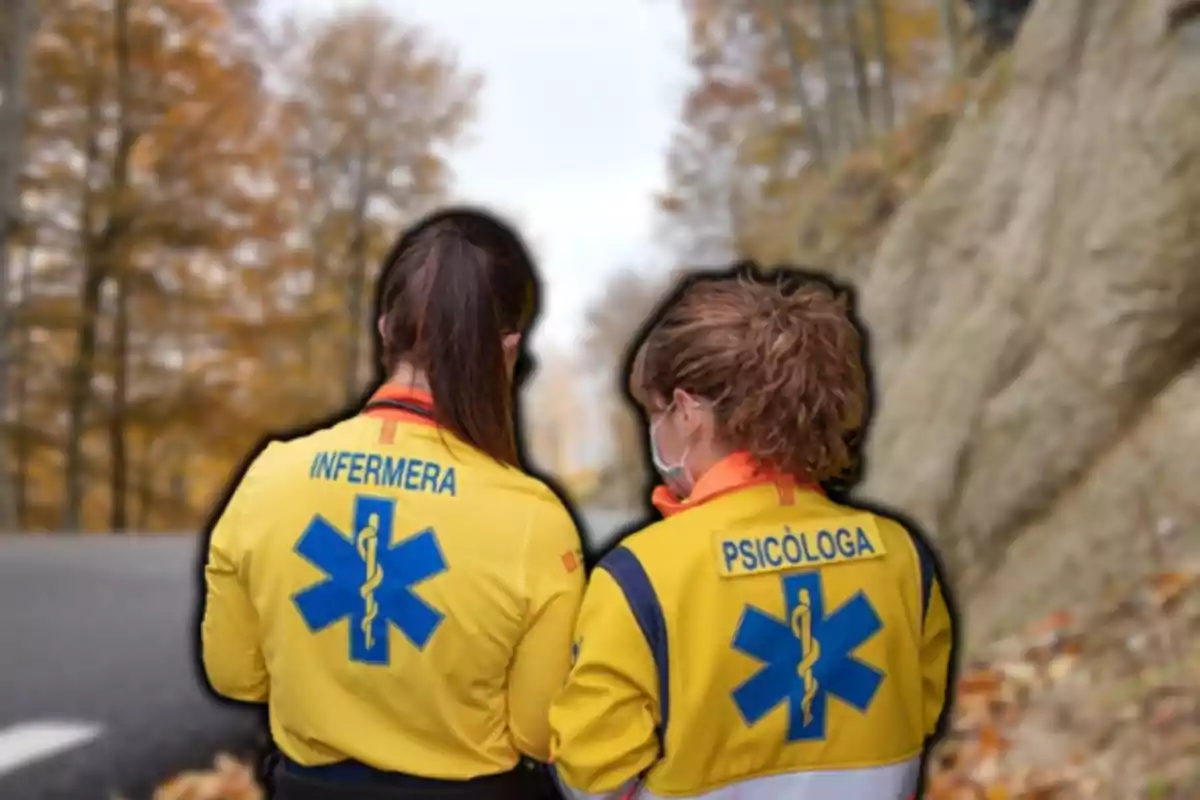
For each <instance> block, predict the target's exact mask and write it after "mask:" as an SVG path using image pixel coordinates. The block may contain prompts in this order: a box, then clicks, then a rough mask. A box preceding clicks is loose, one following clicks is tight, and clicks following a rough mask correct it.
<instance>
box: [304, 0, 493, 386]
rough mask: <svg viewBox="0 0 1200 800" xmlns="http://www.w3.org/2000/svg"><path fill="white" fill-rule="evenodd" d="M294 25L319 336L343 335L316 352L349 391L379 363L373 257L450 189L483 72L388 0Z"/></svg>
mask: <svg viewBox="0 0 1200 800" xmlns="http://www.w3.org/2000/svg"><path fill="white" fill-rule="evenodd" d="M285 36H286V37H287V39H288V40H289V43H290V44H289V45H288V46H285V47H282V48H281V51H282V55H281V59H280V60H281V63H282V64H283V65H284V67H285V68H284V69H283V70H282V72H283V80H284V81H285V87H284V90H283V91H284V92H285V94H286V97H287V104H288V114H289V120H290V121H289V128H290V131H291V134H292V136H291V139H290V141H289V156H290V158H291V159H292V162H293V168H294V170H295V171H296V173H297V174H298V176H299V189H300V206H301V207H300V208H299V209H298V210H299V212H300V214H301V217H302V223H301V227H300V232H301V234H302V236H303V237H304V241H305V242H306V244H307V247H308V249H309V251H310V253H311V259H312V264H311V272H310V275H311V282H310V288H311V292H312V298H313V299H312V303H313V308H312V309H311V310H312V311H313V312H314V313H316V314H317V315H318V316H319V318H320V319H321V320H322V321H323V322H322V324H321V325H320V326H319V327H318V328H317V329H316V330H314V331H312V333H311V339H310V341H311V342H313V345H311V346H310V347H312V348H315V347H316V346H317V342H318V341H321V340H325V341H328V342H333V343H334V344H335V345H336V349H332V350H330V349H326V350H323V351H321V352H317V351H316V350H315V349H312V350H310V351H309V352H308V353H307V356H306V359H307V361H308V363H309V365H310V367H311V368H313V369H316V370H320V371H321V373H322V376H323V377H324V378H325V379H326V380H324V381H322V383H324V384H325V385H326V386H328V385H330V383H329V382H328V380H327V378H328V368H327V367H324V368H323V367H321V366H320V365H321V364H333V363H339V364H341V365H342V375H341V386H340V391H336V394H335V395H334V396H333V397H332V398H331V399H333V400H334V401H335V402H336V401H345V402H349V401H352V400H354V399H355V398H356V397H357V396H358V394H359V393H360V392H361V391H362V389H363V379H364V374H365V370H366V366H367V364H366V358H365V356H366V354H367V353H366V350H367V348H366V347H365V343H366V342H367V341H368V338H367V337H368V335H369V333H370V331H371V330H372V328H373V325H372V324H371V323H370V322H369V321H368V320H367V310H368V308H367V307H368V302H369V300H370V298H369V297H368V287H369V286H370V284H371V278H372V276H373V269H372V268H373V266H374V265H375V264H376V263H377V262H378V261H379V259H380V257H381V256H382V255H383V253H384V251H385V250H386V248H387V247H388V246H389V245H390V243H391V240H392V239H393V238H394V237H395V235H396V233H397V232H398V231H399V230H400V229H401V228H402V227H403V225H404V224H406V223H407V222H409V221H411V220H412V219H414V218H415V217H417V216H419V215H420V214H422V213H424V212H426V211H428V210H430V209H431V208H432V207H433V206H434V205H436V204H437V203H438V202H440V201H441V200H443V199H445V196H446V192H447V190H448V187H449V180H450V178H451V172H450V168H449V165H448V163H447V161H446V156H445V154H446V152H447V151H448V149H449V148H450V147H451V146H453V145H454V144H456V143H457V142H458V141H459V140H460V138H461V136H462V135H463V134H464V132H465V131H466V126H467V124H468V123H469V122H470V121H471V119H472V117H473V115H474V112H475V103H476V97H477V93H478V91H479V88H480V85H481V79H480V77H479V76H478V75H476V74H474V73H472V72H470V71H468V70H465V69H464V68H463V67H461V66H460V65H459V63H458V60H457V58H456V56H455V54H454V53H453V52H452V51H450V50H449V49H448V48H446V47H445V46H444V45H442V44H440V43H439V42H438V41H437V40H436V39H435V38H434V37H433V36H432V35H431V34H430V33H429V32H428V31H426V30H424V29H422V28H419V27H416V26H413V25H409V24H405V23H403V22H401V21H399V20H397V19H395V18H394V17H393V16H392V15H391V14H389V13H388V12H387V11H386V10H385V9H384V7H382V6H368V7H365V8H362V9H359V10H356V11H355V12H353V13H351V14H348V15H346V16H342V17H338V18H335V19H333V20H331V21H307V22H305V21H299V20H295V19H293V20H290V21H289V22H288V23H287V24H286V26H285ZM314 377H316V374H315V373H314ZM321 391H323V392H324V391H326V390H325V389H322V390H321Z"/></svg>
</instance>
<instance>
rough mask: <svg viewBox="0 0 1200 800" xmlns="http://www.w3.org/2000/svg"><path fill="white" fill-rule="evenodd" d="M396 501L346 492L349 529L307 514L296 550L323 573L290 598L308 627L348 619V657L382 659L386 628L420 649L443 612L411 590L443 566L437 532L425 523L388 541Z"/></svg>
mask: <svg viewBox="0 0 1200 800" xmlns="http://www.w3.org/2000/svg"><path fill="white" fill-rule="evenodd" d="M395 510H396V500H395V499H394V498H386V497H372V496H369V495H358V496H356V497H355V498H354V512H353V528H352V531H353V533H352V534H350V535H347V534H345V533H343V532H342V531H341V530H340V529H339V528H338V527H337V526H335V525H334V524H333V523H331V522H329V520H327V519H325V518H324V517H322V516H321V515H320V514H317V515H315V516H313V518H312V521H310V522H309V523H308V527H307V528H305V530H304V533H303V535H302V536H301V537H300V540H299V541H298V542H297V543H296V552H297V553H298V554H299V555H300V556H301V557H302V558H304V560H306V561H308V562H309V563H310V564H312V565H313V566H314V567H316V568H317V569H319V570H321V571H322V572H324V573H325V575H326V577H325V578H324V579H323V580H321V581H319V582H317V583H315V584H313V585H311V586H309V587H308V588H306V589H303V590H301V591H300V592H298V593H296V595H295V596H294V597H293V598H292V600H293V602H295V604H296V608H297V609H298V610H299V612H300V616H301V617H303V618H304V622H305V624H306V625H307V626H308V628H309V630H311V631H312V632H313V633H317V632H319V631H322V630H324V629H325V628H328V627H329V626H330V625H333V624H334V623H336V622H338V621H340V620H342V619H345V618H349V622H350V626H349V634H350V660H351V661H356V662H359V663H362V664H388V663H390V662H391V649H390V647H389V645H388V626H389V624H391V625H395V626H396V627H397V628H399V629H400V632H401V633H403V634H404V635H405V637H407V638H408V640H409V641H410V642H412V644H413V646H414V647H416V648H417V649H418V650H423V649H424V648H425V645H426V644H427V643H428V642H429V639H430V637H432V636H433V632H434V631H435V630H437V628H438V626H439V625H440V624H441V623H442V619H443V618H444V616H445V615H444V614H442V613H441V612H440V611H438V610H437V609H435V608H433V607H432V606H430V605H429V604H428V603H426V602H425V601H424V600H422V599H421V598H420V597H418V596H417V595H416V594H414V593H413V590H412V587H413V586H414V585H415V584H418V583H420V582H421V581H424V580H427V579H429V578H432V577H433V576H434V575H438V574H440V573H442V572H445V571H446V569H447V567H446V559H445V558H444V557H443V556H442V551H441V548H440V547H439V546H438V541H437V535H436V534H435V533H434V531H433V529H432V528H426V529H425V530H422V531H420V532H418V533H416V534H414V535H412V536H410V537H408V538H407V539H404V540H403V541H400V542H398V543H396V544H394V545H393V544H392V529H393V523H394V520H395Z"/></svg>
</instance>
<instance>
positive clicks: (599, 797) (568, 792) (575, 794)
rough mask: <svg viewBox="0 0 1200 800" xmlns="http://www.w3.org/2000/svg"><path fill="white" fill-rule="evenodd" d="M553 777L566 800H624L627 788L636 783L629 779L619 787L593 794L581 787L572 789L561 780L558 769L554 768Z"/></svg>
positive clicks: (627, 791)
mask: <svg viewBox="0 0 1200 800" xmlns="http://www.w3.org/2000/svg"><path fill="white" fill-rule="evenodd" d="M554 778H555V780H556V781H558V788H559V789H560V790H561V791H562V795H563V797H565V798H566V800H624V798H625V797H627V796H628V794H629V790H630V789H632V788H633V786H634V784H636V783H637V781H629V782H628V783H626V784H625V785H624V786H622V787H621V788H620V789H613V790H612V791H611V792H603V793H601V794H593V793H592V792H585V791H583V790H581V789H573V788H571V787H570V786H567V782H566V781H564V780H563V777H562V775H559V774H558V770H554Z"/></svg>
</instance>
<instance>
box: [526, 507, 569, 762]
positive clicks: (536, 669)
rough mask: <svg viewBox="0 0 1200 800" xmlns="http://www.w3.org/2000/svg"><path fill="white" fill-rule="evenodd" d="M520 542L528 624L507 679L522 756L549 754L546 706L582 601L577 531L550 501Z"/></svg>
mask: <svg viewBox="0 0 1200 800" xmlns="http://www.w3.org/2000/svg"><path fill="white" fill-rule="evenodd" d="M530 524H531V529H530V531H529V532H528V536H527V537H526V542H527V544H526V553H525V587H526V591H527V592H528V598H527V599H528V603H529V606H528V608H529V611H528V618H527V619H528V622H527V625H526V629H525V632H524V634H523V635H522V637H521V641H520V642H519V643H518V644H517V648H516V652H515V653H514V654H513V661H512V665H511V667H510V668H509V675H508V726H509V730H510V731H511V733H512V737H513V743H514V744H515V745H516V747H517V749H518V750H519V751H520V752H522V753H524V754H525V755H527V756H529V757H531V758H534V759H537V760H538V761H546V760H547V759H548V758H549V755H550V725H549V712H550V702H551V700H553V698H554V695H555V694H556V693H557V692H558V690H559V689H560V688H562V685H563V683H564V682H565V681H566V678H567V672H568V671H569V670H570V668H571V634H572V631H573V630H574V627H575V617H576V615H577V614H578V613H579V604H580V602H581V601H582V599H583V587H584V573H583V561H582V553H581V550H580V546H579V532H578V530H577V529H576V528H575V523H574V521H573V520H572V519H571V516H570V515H569V514H568V513H567V511H566V509H565V508H563V507H562V505H561V504H560V503H559V502H558V501H557V500H555V501H554V502H553V503H545V504H544V505H541V506H540V507H539V508H538V509H537V510H536V511H535V513H534V514H533V515H532V516H531V519H530Z"/></svg>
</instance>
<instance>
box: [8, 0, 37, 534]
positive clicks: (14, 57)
mask: <svg viewBox="0 0 1200 800" xmlns="http://www.w3.org/2000/svg"><path fill="white" fill-rule="evenodd" d="M36 24H37V15H36V2H35V0H11V2H8V3H6V4H5V6H4V8H3V9H0V64H3V65H4V72H3V76H2V77H0V424H3V425H4V426H7V423H8V421H9V406H10V399H11V396H10V385H9V373H10V369H9V367H10V362H11V359H12V354H11V342H10V336H9V333H10V331H9V327H10V325H9V319H10V316H9V310H8V307H9V300H10V298H9V281H10V276H11V270H10V266H9V257H10V255H11V252H10V251H11V244H12V236H13V232H14V230H15V228H16V225H17V221H18V217H19V215H20V194H19V191H18V183H19V178H20V173H21V170H22V166H23V163H22V162H23V153H24V149H25V148H24V128H25V115H26V107H27V102H26V88H27V87H26V82H27V74H28V69H27V67H28V64H29V46H30V42H31V40H32V39H33V35H34V30H35V28H36ZM9 462H10V453H9V448H8V442H7V441H6V440H5V439H4V438H2V437H0V530H12V529H13V528H15V527H16V521H17V518H16V513H17V512H16V502H17V501H16V498H15V496H14V492H13V489H14V487H13V484H12V481H11V479H10V475H9V473H10V463H9Z"/></svg>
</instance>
